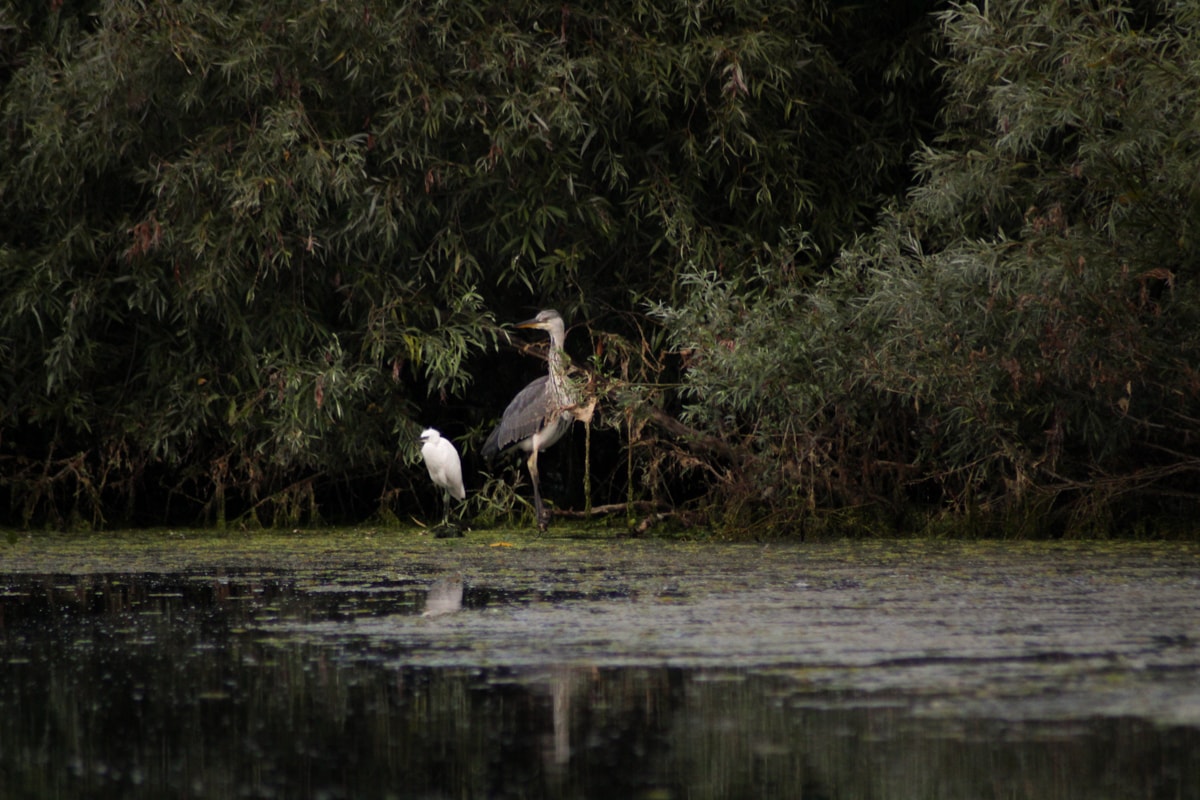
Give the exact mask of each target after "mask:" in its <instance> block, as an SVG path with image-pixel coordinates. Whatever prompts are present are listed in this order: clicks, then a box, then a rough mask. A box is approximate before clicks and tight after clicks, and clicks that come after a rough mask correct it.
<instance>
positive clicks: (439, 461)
mask: <svg viewBox="0 0 1200 800" xmlns="http://www.w3.org/2000/svg"><path fill="white" fill-rule="evenodd" d="M421 442H422V444H421V457H422V458H424V459H425V468H426V469H428V470H429V478H430V479H431V480H432V481H433V482H434V484H436V485H437V486H440V487H441V488H442V490H443V491H445V493H446V494H445V497H444V499H445V501H446V506H445V508H446V513H445V516H443V517H442V524H443V525H445V524H446V523H447V522H448V521H449V519H450V498H452V497H453V498H454V499H455V500H464V499H466V497H467V490H466V488H465V487H464V486H463V479H462V462H461V461H460V460H459V458H458V450H456V449H455V448H454V443H453V442H451V441H450V440H449V439H443V438H442V434H441V433H439V432H438V431H437V429H436V428H426V429H425V430H424V431H422V432H421Z"/></svg>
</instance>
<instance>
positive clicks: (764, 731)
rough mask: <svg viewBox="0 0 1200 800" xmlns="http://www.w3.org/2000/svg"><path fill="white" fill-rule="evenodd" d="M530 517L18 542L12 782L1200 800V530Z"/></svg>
mask: <svg viewBox="0 0 1200 800" xmlns="http://www.w3.org/2000/svg"><path fill="white" fill-rule="evenodd" d="M506 544H509V542H503V541H499V540H498V539H495V538H494V537H488V536H487V535H486V534H469V536H468V540H467V541H465V542H461V543H454V542H450V543H446V542H435V541H432V540H428V539H424V538H422V539H416V538H414V537H406V536H401V535H396V536H393V537H389V536H387V535H374V536H370V537H366V536H360V535H357V534H348V535H347V536H346V537H344V538H342V539H340V540H337V541H335V542H333V543H332V544H331V543H330V542H328V541H327V540H324V539H319V538H302V539H299V540H293V541H287V542H284V541H279V542H273V543H270V545H269V546H267V545H264V544H261V543H260V544H258V545H255V547H254V548H250V549H247V548H244V547H241V546H238V545H237V544H236V543H229V542H219V543H216V544H215V545H214V544H213V543H212V542H201V543H192V542H171V543H169V544H164V543H163V542H160V541H157V540H154V539H149V540H139V541H136V542H132V543H131V542H116V543H96V542H92V543H90V545H88V546H90V547H91V548H92V551H88V550H87V549H86V548H85V546H83V545H77V544H65V545H63V546H62V547H58V548H48V549H47V548H42V547H40V546H39V545H37V544H36V543H32V544H29V543H27V544H22V545H18V546H17V547H16V548H13V549H11V550H10V551H8V552H7V553H6V558H5V561H4V562H3V566H0V645H2V647H3V650H2V651H0V652H2V654H3V656H2V659H0V796H3V797H20V798H43V797H91V798H107V797H122V798H126V797H162V796H172V797H197V798H208V797H212V798H218V797H220V798H235V797H250V798H274V797H288V798H294V797H316V798H360V797H395V798H476V797H478V798H524V797H533V798H539V797H547V798H559V797H571V798H574V797H578V798H585V797H587V798H604V797H620V798H646V800H667V799H669V798H738V797H747V798H749V797H755V798H757V797H793V798H834V797H836V798H952V797H962V798H991V797H996V798H1001V797H1003V798H1013V797H1031V798H1033V797H1038V798H1040V797H1054V798H1089V799H1095V798H1160V797H1161V798H1197V797H1200V648H1198V647H1197V643H1198V642H1200V613H1198V612H1200V593H1198V592H1197V589H1200V553H1198V551H1197V549H1196V548H1194V547H1191V546H1185V545H1155V546H1136V545H1128V546H1117V547H1105V548H1101V547H1090V546H1070V547H1068V546H1061V547H1051V546H1032V545H1025V546H1003V545H985V546H967V545H963V546H956V545H953V546H932V545H911V544H904V543H887V544H878V543H876V544H865V545H828V546H804V545H798V546H793V545H772V546H768V547H763V546H757V545H755V546H744V545H743V546H729V545H688V544H674V543H666V542H638V541H609V540H596V541H576V540H563V539H558V540H556V539H554V538H553V537H547V538H541V539H528V540H525V541H517V542H515V543H513V544H514V546H512V547H505V546H504V545H506ZM492 545H497V546H495V547H493V546H492ZM147 554H149V555H147Z"/></svg>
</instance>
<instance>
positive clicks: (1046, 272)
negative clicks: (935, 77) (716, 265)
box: [664, 2, 1200, 533]
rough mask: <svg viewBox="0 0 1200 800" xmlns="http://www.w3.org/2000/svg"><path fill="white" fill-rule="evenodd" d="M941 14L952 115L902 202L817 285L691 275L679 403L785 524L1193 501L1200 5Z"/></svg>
mask: <svg viewBox="0 0 1200 800" xmlns="http://www.w3.org/2000/svg"><path fill="white" fill-rule="evenodd" d="M941 22H942V25H943V28H942V34H943V41H944V47H945V49H946V60H945V62H944V64H943V70H944V75H945V80H946V90H947V91H946V99H945V104H944V108H943V112H942V120H943V125H944V129H943V132H942V133H941V135H940V136H939V137H938V138H937V139H936V140H935V141H932V142H931V143H930V145H929V146H928V147H927V148H925V149H924V150H923V152H922V153H921V154H920V157H919V159H918V174H917V182H916V184H915V186H914V188H913V189H912V191H911V192H910V193H909V196H908V198H907V200H906V202H905V203H903V204H901V205H898V206H897V208H895V209H894V210H893V212H892V213H890V214H888V215H887V216H886V217H885V219H884V220H883V221H882V223H881V224H880V225H879V227H878V228H877V229H876V230H875V231H874V232H873V233H872V234H871V235H869V236H867V237H864V238H863V239H861V240H860V241H858V242H857V243H856V244H855V245H854V246H853V247H851V248H848V250H847V252H846V253H845V254H844V255H843V256H842V258H841V260H840V263H839V266H838V268H837V269H836V270H835V272H834V273H833V274H832V275H831V276H829V277H828V278H827V279H826V280H824V281H823V282H822V283H821V284H820V285H819V286H817V287H816V288H815V290H812V291H808V290H792V291H785V292H778V291H771V290H766V289H764V288H763V287H762V285H761V283H759V284H753V285H750V287H749V288H747V287H746V286H745V285H744V284H743V285H737V284H733V283H731V282H728V281H720V280H715V279H714V278H713V277H712V276H705V275H698V276H696V277H694V278H693V284H694V285H695V287H696V288H695V290H694V292H693V295H692V302H691V303H689V304H686V305H683V306H680V307H678V308H673V309H664V314H666V315H667V316H668V318H669V319H670V320H671V323H672V326H673V329H674V330H675V338H676V341H677V343H678V344H679V345H680V346H682V347H686V348H688V350H689V351H690V352H695V353H702V354H703V357H702V358H697V359H694V361H693V369H692V371H691V373H690V384H689V392H690V397H691V401H690V406H689V413H690V419H691V420H692V422H693V424H695V425H696V426H697V427H701V428H703V429H705V430H710V431H715V432H717V433H719V434H720V435H721V436H722V437H724V438H725V439H727V440H730V441H740V442H741V443H743V445H744V450H745V451H746V452H747V453H748V456H747V458H746V459H745V461H744V464H743V465H742V466H743V469H742V471H741V475H742V478H743V482H746V483H749V484H751V485H754V486H757V487H758V488H759V489H760V491H761V496H762V497H764V498H767V500H768V501H769V502H768V503H767V505H768V507H772V508H774V509H775V510H776V511H777V512H778V513H779V514H780V518H781V519H784V520H786V521H795V520H796V519H799V518H802V517H803V515H804V514H805V512H807V511H811V510H814V509H837V508H843V509H844V508H850V507H853V508H858V509H862V508H875V509H883V510H885V511H886V513H887V514H888V515H889V516H890V519H891V520H892V521H897V520H904V519H905V518H906V515H907V512H908V511H910V510H912V509H913V508H914V507H920V508H922V509H924V510H933V511H935V512H938V511H942V510H950V511H953V512H962V513H965V514H967V515H969V516H966V517H963V516H958V517H957V518H958V519H959V520H960V521H961V520H964V519H970V520H975V521H979V520H989V521H991V522H994V523H997V524H999V525H1001V526H1017V527H1018V528H1021V529H1026V530H1033V529H1034V528H1037V529H1041V530H1050V529H1052V530H1058V531H1060V532H1061V531H1072V532H1076V533H1080V532H1087V531H1097V530H1098V531H1111V530H1114V529H1116V528H1120V527H1122V526H1124V525H1127V524H1132V523H1131V522H1130V520H1133V519H1141V518H1142V517H1143V516H1145V515H1161V514H1163V513H1164V512H1169V513H1182V514H1185V515H1194V511H1195V507H1196V502H1197V500H1200V497H1197V495H1196V493H1195V479H1196V475H1197V473H1198V472H1200V380H1198V377H1200V372H1198V371H1197V364H1200V273H1198V272H1197V264H1200V239H1198V238H1197V236H1196V231H1197V225H1198V223H1200V217H1198V216H1197V213H1198V211H1197V210H1198V208H1200V206H1198V205H1197V202H1196V200H1197V191H1196V180H1195V176H1196V175H1197V174H1200V147H1198V144H1200V140H1198V138H1197V137H1198V134H1197V131H1198V130H1200V129H1198V128H1197V121H1198V120H1200V39H1198V38H1197V36H1196V33H1197V25H1198V23H1200V15H1198V13H1197V11H1196V8H1195V7H1194V5H1193V4H1187V3H1178V4H1176V3H1161V4H1155V5H1150V4H1143V5H1142V7H1140V8H1129V7H1126V6H1122V5H1117V4H1110V3H1104V2H1093V3H1085V4H1082V5H1081V4H1079V3H1067V2H1055V3H1036V4H1028V3H1020V2H1012V3H1007V2H991V3H988V4H985V5H984V6H983V7H982V8H979V7H976V6H974V5H968V4H963V5H961V6H957V7H954V8H952V9H950V10H948V11H946V12H945V13H944V14H943V15H942V16H941ZM764 270H766V271H767V272H768V273H769V272H770V265H764ZM713 309H716V311H714V310H713ZM706 319H711V320H716V321H717V323H718V325H717V326H714V325H710V324H705V320H706ZM780 332H783V333H782V335H780ZM722 342H724V343H726V345H727V346H724V347H722V346H720V344H721V343H722ZM907 518H908V520H909V523H901V524H910V523H911V521H912V519H913V517H912V516H911V515H908V516H907ZM920 518H921V519H926V518H927V517H925V516H921V517H920ZM1027 525H1031V526H1034V527H1030V528H1026V527H1025V526H1027ZM1002 529H1008V528H1002Z"/></svg>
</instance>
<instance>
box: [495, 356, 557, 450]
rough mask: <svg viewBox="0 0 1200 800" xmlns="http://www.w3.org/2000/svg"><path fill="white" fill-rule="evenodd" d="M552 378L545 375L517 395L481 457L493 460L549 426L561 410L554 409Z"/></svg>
mask: <svg viewBox="0 0 1200 800" xmlns="http://www.w3.org/2000/svg"><path fill="white" fill-rule="evenodd" d="M549 384H550V377H549V376H548V375H543V376H542V377H540V378H537V379H536V380H533V381H530V382H529V384H528V385H527V386H526V387H525V388H524V389H522V390H521V391H520V392H518V393H517V396H516V397H514V398H513V399H512V402H511V403H509V404H508V408H506V409H504V416H503V417H501V418H500V424H499V425H497V426H496V429H495V430H493V431H492V433H491V435H490V436H488V438H487V441H486V442H484V443H483V450H481V451H480V452H481V454H482V455H483V457H484V458H485V459H487V460H489V461H490V460H491V459H492V458H494V457H495V456H496V454H497V453H501V452H503V451H505V450H507V449H508V448H510V447H512V446H513V445H515V444H517V443H519V442H521V441H523V440H525V439H528V438H529V437H530V436H533V435H534V434H535V433H537V432H538V431H540V430H541V429H542V428H544V427H546V423H547V422H548V421H549V420H550V418H551V417H552V416H554V412H555V411H557V410H558V409H557V408H552V405H553V398H552V396H551V392H550V386H549Z"/></svg>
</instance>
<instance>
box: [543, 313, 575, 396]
mask: <svg viewBox="0 0 1200 800" xmlns="http://www.w3.org/2000/svg"><path fill="white" fill-rule="evenodd" d="M566 343H567V333H566V331H565V330H563V328H562V326H555V327H554V328H551V329H550V353H549V354H548V356H547V361H548V362H549V363H550V383H551V384H552V385H553V386H554V392H555V394H557V395H558V397H559V398H560V399H561V400H562V402H563V403H564V404H566V403H569V402H570V397H571V394H570V386H569V384H568V383H567V365H566V357H565V356H564V355H563V346H564V345H565V344H566Z"/></svg>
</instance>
